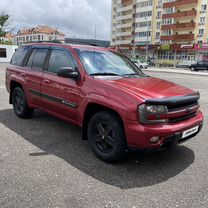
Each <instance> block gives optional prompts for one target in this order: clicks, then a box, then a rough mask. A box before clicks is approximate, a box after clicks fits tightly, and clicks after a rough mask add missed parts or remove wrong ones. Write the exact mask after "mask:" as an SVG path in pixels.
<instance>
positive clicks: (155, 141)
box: [150, 136, 160, 143]
mask: <svg viewBox="0 0 208 208" xmlns="http://www.w3.org/2000/svg"><path fill="white" fill-rule="evenodd" d="M159 139H160V137H159V136H155V137H152V138H151V139H150V142H151V143H157V142H158V141H159Z"/></svg>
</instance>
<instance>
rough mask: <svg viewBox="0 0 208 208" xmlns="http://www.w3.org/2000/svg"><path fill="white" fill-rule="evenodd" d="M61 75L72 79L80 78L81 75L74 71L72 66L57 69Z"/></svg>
mask: <svg viewBox="0 0 208 208" xmlns="http://www.w3.org/2000/svg"><path fill="white" fill-rule="evenodd" d="M57 75H58V76H59V77H66V78H72V79H79V77H80V75H79V72H78V71H74V70H73V69H72V68H71V67H61V68H59V69H58V71H57Z"/></svg>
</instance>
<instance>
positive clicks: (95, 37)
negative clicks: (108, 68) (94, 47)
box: [94, 25, 97, 44]
mask: <svg viewBox="0 0 208 208" xmlns="http://www.w3.org/2000/svg"><path fill="white" fill-rule="evenodd" d="M94 37H95V44H96V38H97V25H95V36H94Z"/></svg>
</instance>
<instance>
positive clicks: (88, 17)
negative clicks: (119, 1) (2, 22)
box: [0, 0, 111, 40]
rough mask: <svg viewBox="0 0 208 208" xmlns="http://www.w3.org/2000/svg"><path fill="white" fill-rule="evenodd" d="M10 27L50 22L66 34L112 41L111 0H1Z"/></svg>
mask: <svg viewBox="0 0 208 208" xmlns="http://www.w3.org/2000/svg"><path fill="white" fill-rule="evenodd" d="M0 10H5V11H6V12H7V13H8V14H9V15H10V16H11V19H10V28H11V29H12V30H13V31H15V32H17V31H18V30H19V29H21V28H28V27H34V26H38V25H48V26H51V27H54V28H57V29H58V30H60V31H61V32H63V33H65V35H66V37H74V36H75V37H76V38H94V37H95V25H96V37H97V39H103V40H110V27H111V0H1V4H0Z"/></svg>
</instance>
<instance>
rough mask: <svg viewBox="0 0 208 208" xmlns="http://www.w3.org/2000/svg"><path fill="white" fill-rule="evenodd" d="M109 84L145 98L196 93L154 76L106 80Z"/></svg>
mask: <svg viewBox="0 0 208 208" xmlns="http://www.w3.org/2000/svg"><path fill="white" fill-rule="evenodd" d="M105 81H107V83H108V84H110V85H113V86H116V87H119V88H120V89H123V90H125V91H128V92H130V93H132V94H135V95H136V96H138V97H141V98H143V99H148V98H167V97H175V96H184V95H188V94H192V93H194V91H193V90H191V89H188V88H186V87H183V86H180V85H177V84H175V83H172V82H169V81H165V80H162V79H158V78H153V77H145V78H123V79H113V80H105Z"/></svg>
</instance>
